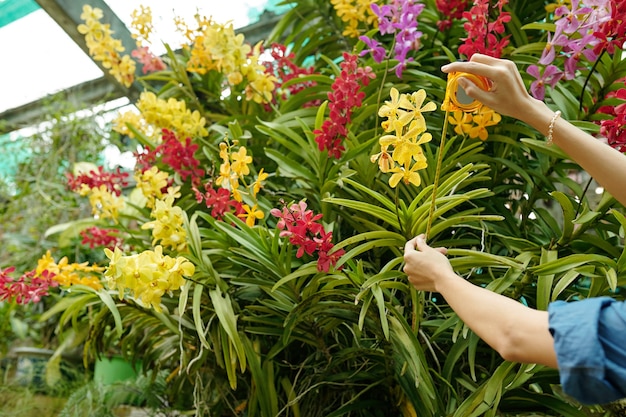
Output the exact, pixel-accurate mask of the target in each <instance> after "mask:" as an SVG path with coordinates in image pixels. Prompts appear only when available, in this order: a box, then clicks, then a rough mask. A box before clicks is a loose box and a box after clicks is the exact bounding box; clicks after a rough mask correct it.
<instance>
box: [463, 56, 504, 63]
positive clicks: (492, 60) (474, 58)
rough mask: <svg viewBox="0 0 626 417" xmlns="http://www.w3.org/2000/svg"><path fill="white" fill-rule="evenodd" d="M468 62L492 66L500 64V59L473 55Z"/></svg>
mask: <svg viewBox="0 0 626 417" xmlns="http://www.w3.org/2000/svg"><path fill="white" fill-rule="evenodd" d="M470 62H480V63H482V64H487V65H494V64H497V63H499V62H500V59H498V58H494V57H492V56H489V55H484V54H474V55H472V57H471V58H470Z"/></svg>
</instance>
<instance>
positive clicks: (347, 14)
mask: <svg viewBox="0 0 626 417" xmlns="http://www.w3.org/2000/svg"><path fill="white" fill-rule="evenodd" d="M330 3H331V4H332V5H333V7H334V8H335V13H337V16H339V18H340V19H341V20H342V21H343V22H344V23H345V28H344V30H343V35H345V36H348V37H351V38H356V37H358V36H359V35H360V34H361V33H362V32H363V31H364V29H363V28H362V27H360V26H362V25H361V24H364V26H365V27H366V28H367V29H369V28H371V27H375V26H374V25H375V24H376V16H375V15H374V13H373V11H372V8H371V6H373V5H375V4H376V0H330Z"/></svg>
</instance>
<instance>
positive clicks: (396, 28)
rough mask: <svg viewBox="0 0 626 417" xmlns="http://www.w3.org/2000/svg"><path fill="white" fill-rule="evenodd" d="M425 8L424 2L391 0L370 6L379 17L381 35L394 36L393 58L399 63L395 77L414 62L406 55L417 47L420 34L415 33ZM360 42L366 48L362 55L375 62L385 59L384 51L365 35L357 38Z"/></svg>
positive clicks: (400, 75) (374, 40) (399, 76)
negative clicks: (369, 57) (368, 54)
mask: <svg viewBox="0 0 626 417" xmlns="http://www.w3.org/2000/svg"><path fill="white" fill-rule="evenodd" d="M424 7H425V6H424V4H423V3H418V2H417V1H415V0H392V1H391V4H385V5H383V6H379V5H378V4H376V3H372V6H371V8H372V10H373V12H374V14H375V15H376V17H377V18H378V32H379V33H380V34H381V35H383V36H384V35H393V37H394V42H393V45H394V59H395V60H397V61H398V64H397V65H396V67H395V72H396V75H397V76H398V78H402V72H403V71H404V69H405V68H406V66H407V63H409V62H411V61H413V57H409V56H408V54H409V52H411V51H417V50H418V49H419V48H420V45H421V44H420V39H421V37H422V32H420V31H419V30H417V26H418V17H419V15H420V14H421V13H422V11H423V10H424ZM359 39H360V40H362V41H363V42H364V43H365V45H367V47H368V49H366V50H364V51H362V52H361V55H365V54H367V53H371V55H372V58H374V60H375V61H376V62H378V63H380V62H382V61H383V60H384V59H385V57H386V55H387V51H386V50H385V48H384V46H383V45H382V44H381V43H380V42H378V41H377V40H376V39H373V38H370V37H368V36H360V37H359Z"/></svg>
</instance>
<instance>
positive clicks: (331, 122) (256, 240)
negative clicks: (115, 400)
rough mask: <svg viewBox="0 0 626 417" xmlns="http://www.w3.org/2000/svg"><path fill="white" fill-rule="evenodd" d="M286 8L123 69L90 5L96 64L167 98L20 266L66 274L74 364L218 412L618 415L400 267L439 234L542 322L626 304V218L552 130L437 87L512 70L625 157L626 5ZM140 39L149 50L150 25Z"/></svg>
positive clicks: (85, 172)
mask: <svg viewBox="0 0 626 417" xmlns="http://www.w3.org/2000/svg"><path fill="white" fill-rule="evenodd" d="M583 4H584V2H583ZM284 5H285V6H289V7H288V9H287V11H286V12H285V13H284V15H283V16H282V18H281V20H280V22H279V23H278V24H277V25H276V27H275V29H274V31H273V32H272V34H271V35H270V36H269V37H268V39H267V40H266V42H264V43H263V44H256V45H248V44H247V43H246V40H245V38H244V37H243V35H241V34H237V33H235V31H234V30H233V28H232V26H231V25H229V24H223V23H220V22H215V21H213V20H212V19H211V18H210V17H204V16H197V18H196V21H195V22H183V21H181V20H177V25H178V27H179V29H180V31H181V35H182V39H183V40H182V41H181V47H180V48H177V47H176V46H172V45H168V53H167V54H166V55H165V56H163V57H155V56H151V55H150V54H149V50H146V49H142V52H141V54H140V55H137V54H134V55H132V54H131V55H124V52H125V51H121V50H119V48H117V47H116V45H117V44H116V42H115V37H114V36H115V34H114V33H110V32H109V29H108V28H107V27H106V26H103V25H102V23H103V22H102V21H101V20H102V19H103V16H102V14H101V13H100V12H99V11H98V10H97V9H94V8H91V7H90V6H88V5H86V6H85V7H84V9H83V20H84V22H85V23H84V24H83V25H81V27H80V29H79V30H80V31H81V33H83V34H84V35H85V36H86V43H87V44H88V46H89V47H90V48H91V49H92V53H93V55H94V57H95V58H97V59H107V60H109V61H108V65H109V66H110V68H111V71H112V75H114V76H115V77H118V79H119V81H120V82H121V83H129V82H130V83H132V82H139V83H140V84H141V85H142V86H143V88H144V91H143V92H142V93H141V94H140V96H139V97H138V100H137V101H136V103H135V108H133V109H130V110H128V109H125V110H124V111H123V112H119V114H117V115H116V118H115V120H113V121H112V124H111V130H110V131H109V130H108V129H105V131H104V132H101V130H99V129H95V130H94V132H95V133H98V134H100V133H102V137H104V138H111V137H115V136H114V135H120V138H121V142H120V143H123V144H124V145H125V148H124V149H127V150H129V151H131V152H133V153H134V154H135V160H136V163H135V165H134V166H133V167H129V168H127V169H120V170H118V169H115V167H105V166H97V167H94V166H92V165H82V166H83V167H85V166H87V167H90V166H91V168H87V169H82V170H79V169H75V168H76V164H75V163H77V162H91V163H93V164H94V165H102V164H101V163H100V162H99V161H98V158H97V156H96V154H97V153H94V154H93V155H89V154H86V153H85V154H84V155H81V157H84V159H80V158H70V159H67V161H68V162H67V166H65V165H64V166H63V168H65V170H72V173H71V175H67V180H68V182H67V184H68V189H69V190H72V191H73V192H75V193H76V194H75V195H76V196H79V195H80V196H81V197H83V198H84V199H77V198H78V197H76V196H73V197H70V196H69V195H68V199H69V200H70V201H74V202H75V204H76V207H81V209H80V210H78V211H76V212H74V213H73V219H74V220H70V219H71V217H68V218H65V217H62V221H59V222H58V223H60V224H62V226H59V227H56V226H54V227H52V229H48V230H52V231H53V232H55V233H48V236H49V237H58V238H59V240H58V241H57V242H55V243H54V244H51V245H50V246H49V247H48V246H42V247H41V248H38V249H39V250H40V251H41V252H42V255H43V252H45V250H47V249H51V253H50V254H49V255H43V256H42V257H41V258H40V259H39V261H37V263H36V265H31V266H28V267H26V266H24V268H23V269H20V271H24V270H28V268H35V271H36V272H35V275H34V276H36V277H42V278H46V279H48V278H49V279H50V280H51V281H48V282H50V283H51V286H50V288H51V289H50V292H51V296H49V297H47V298H46V297H44V302H47V303H49V304H48V305H47V306H46V307H45V311H44V312H43V314H42V319H43V320H45V321H54V323H55V336H56V337H57V341H58V343H59V345H58V347H57V352H61V351H63V349H64V348H65V347H69V346H77V345H79V346H81V347H82V348H83V354H84V360H85V362H86V363H87V364H89V363H93V361H95V360H97V359H98V358H100V357H106V356H108V355H111V354H113V353H115V354H119V355H122V356H124V357H126V358H127V359H129V360H131V361H137V360H140V361H141V363H142V369H143V370H145V371H146V372H147V374H148V375H152V376H153V377H154V376H155V375H167V376H166V377H165V381H166V384H165V386H164V391H163V393H162V397H161V404H162V407H165V408H171V409H178V410H191V411H189V412H191V413H194V414H195V415H198V416H225V415H248V416H253V415H255V416H267V417H269V416H279V415H285V416H287V415H294V416H298V415H306V416H312V417H314V416H392V415H393V416H397V415H402V416H406V417H408V416H416V415H419V416H441V415H447V416H459V417H467V416H478V415H491V416H495V415H502V416H504V415H510V416H513V415H536V414H537V413H544V414H558V415H563V416H586V415H589V414H594V413H595V414H598V413H599V414H603V415H604V414H606V413H610V407H609V406H596V407H584V406H582V405H580V404H578V403H577V402H576V401H574V400H572V399H571V398H568V397H567V396H565V395H564V394H563V393H562V392H561V390H560V388H559V386H558V382H559V379H558V373H557V372H556V371H555V370H552V369H548V368H545V367H542V366H533V365H520V364H515V363H510V362H506V361H503V360H502V359H501V358H500V357H499V356H498V355H497V354H496V353H494V351H493V350H492V349H490V348H489V347H488V346H486V345H485V344H484V343H483V342H482V341H481V340H479V339H478V337H477V336H476V335H474V334H473V333H472V332H471V331H470V330H469V329H468V328H467V327H466V326H465V325H464V324H463V323H462V322H461V321H460V320H459V319H458V317H457V316H456V315H455V313H454V312H453V311H452V310H451V309H450V308H449V307H448V306H447V305H446V303H445V300H443V299H442V298H441V297H440V296H438V295H437V294H427V293H422V292H417V291H415V290H413V289H412V288H410V286H409V285H408V284H407V282H406V279H405V278H406V277H405V276H404V274H403V273H402V272H401V266H402V248H403V246H404V243H405V242H406V240H408V239H410V238H412V237H413V236H415V235H416V234H418V233H423V232H427V231H428V234H429V241H430V242H431V244H433V245H436V246H446V247H448V248H449V255H450V258H451V262H452V264H453V266H454V267H455V269H456V270H457V271H458V272H459V273H461V274H463V275H464V276H466V277H467V279H468V280H471V281H472V282H474V283H475V284H477V285H481V286H484V287H486V288H489V289H490V290H493V291H496V292H498V293H502V294H504V295H506V296H509V297H512V298H514V299H516V300H518V301H519V302H521V303H524V304H527V305H529V306H531V307H534V308H539V309H545V308H547V305H548V303H549V302H550V301H552V300H556V299H565V300H574V299H580V298H586V297H594V296H600V295H607V296H611V297H615V298H618V299H623V289H622V288H623V286H624V280H625V275H624V271H625V270H624V265H625V264H624V260H625V259H626V255H624V245H623V234H624V233H623V228H624V226H626V218H625V217H624V214H623V207H622V206H621V205H619V204H618V203H617V202H616V201H615V200H614V199H613V198H612V197H611V196H610V195H607V194H606V193H604V191H603V190H602V189H600V188H599V187H597V185H595V184H594V183H593V182H591V181H590V180H589V179H588V177H586V176H585V174H584V173H583V172H582V171H581V169H580V167H578V166H577V165H576V164H575V163H573V162H572V161H570V160H568V159H567V158H566V157H565V155H564V154H563V153H562V151H561V150H560V149H558V148H557V147H551V146H548V145H547V144H546V143H545V139H544V138H543V137H541V136H540V135H539V134H538V133H537V132H535V131H534V130H532V129H530V128H529V127H527V126H525V125H523V124H521V123H519V122H517V121H515V120H513V119H510V118H506V117H502V116H500V115H498V114H497V113H495V112H494V111H493V110H492V109H488V108H485V107H483V106H477V107H476V108H474V109H472V110H471V111H463V110H462V109H457V108H452V107H449V106H446V107H445V108H446V109H447V111H444V110H442V105H443V104H444V102H445V101H446V97H449V95H450V91H447V88H448V87H449V85H450V84H449V83H448V80H447V77H446V76H444V74H442V73H441V72H440V70H439V68H440V67H441V65H443V64H445V63H447V62H449V61H453V60H457V59H467V58H468V57H470V56H471V55H472V54H474V53H477V52H479V53H484V54H488V55H492V56H498V57H503V58H508V59H512V60H513V61H515V62H516V63H517V64H518V66H519V67H520V69H521V70H522V74H523V78H524V82H525V83H526V84H527V87H528V88H529V89H530V90H531V91H532V92H533V94H535V95H537V96H540V95H542V96H543V99H545V100H546V102H547V103H548V105H550V106H552V107H553V108H555V109H557V108H558V109H559V110H561V111H562V112H563V116H564V117H565V118H567V119H569V120H570V121H572V123H574V124H576V125H577V126H579V127H581V128H583V129H585V130H588V131H589V132H590V133H592V134H594V135H597V134H602V135H604V137H605V138H608V139H609V143H610V144H611V145H613V146H620V142H619V140H617V139H616V138H621V137H623V135H624V129H625V126H624V123H622V122H620V120H622V119H621V117H622V113H623V109H624V107H625V106H624V105H623V103H624V91H626V88H625V86H624V82H623V79H624V77H625V76H626V62H625V61H624V60H623V59H622V50H621V46H622V45H623V43H624V41H625V39H624V30H623V28H624V25H626V23H625V21H626V19H624V13H625V12H624V10H626V8H625V7H624V2H623V1H610V2H593V4H588V5H587V4H584V5H585V7H584V8H579V4H578V3H575V2H573V3H571V4H570V3H548V2H545V1H538V0H533V1H528V2H515V3H509V2H508V1H505V0H499V1H491V2H490V1H484V0H476V1H474V2H469V1H454V2H446V3H444V2H439V1H436V2H435V1H426V2H417V1H411V0H402V1H400V0H397V1H391V2H377V1H370V2H364V3H363V2H354V1H350V0H331V1H329V2H320V1H313V0H293V1H285V2H284ZM573 22H578V23H579V24H575V25H573V26H572V25H571V24H573ZM565 23H570V24H568V25H565ZM562 26H567V27H562ZM134 27H135V32H136V36H137V38H136V39H138V40H139V43H138V47H143V46H145V44H146V43H145V41H146V40H147V39H149V37H150V31H149V30H148V29H149V28H150V27H151V15H150V10H149V8H142V9H141V11H138V12H137V14H136V15H135V26H134ZM102 31H104V32H106V33H105V34H106V36H99V35H102V33H103V32H102ZM563 33H567V36H566V40H567V41H565V40H564V39H565V38H561V37H559V36H560V35H562V34H563ZM556 39H560V40H559V41H558V43H557V41H556ZM581 39H584V40H585V42H581V41H580V40H581ZM148 43H149V42H148ZM557 46H558V47H557ZM106 51H109V53H108V54H107V53H105V52H106ZM111 51H115V53H113V52H111ZM552 54H554V56H552ZM132 56H135V57H136V58H138V61H137V63H139V61H140V62H141V63H142V64H143V68H144V69H146V68H148V69H147V71H146V72H147V73H146V74H144V75H141V76H139V77H138V78H135V71H136V67H135V66H136V65H137V63H136V62H135V61H133V60H132ZM548 56H549V59H548V58H547V57H548ZM146 64H149V65H146ZM541 65H544V66H545V68H543V67H541ZM549 65H552V67H549V68H550V69H549V70H548V66H549ZM556 74H559V75H558V76H557V75H556ZM561 74H562V75H561ZM568 74H570V75H568ZM571 74H575V75H576V76H575V77H572V76H571ZM110 132H115V133H110ZM611 138H613V139H611ZM98 140H101V138H100V139H98ZM598 140H603V139H601V138H599V139H598ZM55 172H56V171H55ZM57 174H58V175H63V171H59V172H57ZM64 192H65V193H67V189H64ZM87 200H88V203H89V208H90V211H89V209H87V210H85V209H84V208H83V206H81V202H82V201H85V202H86V201H87ZM68 236H71V238H68ZM31 253H32V251H31ZM64 256H66V257H67V258H64ZM31 261H32V260H31ZM85 261H86V262H87V263H86V264H82V262H85ZM80 265H82V266H80ZM89 268H94V269H89ZM79 273H80V274H79ZM76 274H78V275H76ZM81 274H82V275H81ZM61 278H62V279H61ZM7 288H8V287H7Z"/></svg>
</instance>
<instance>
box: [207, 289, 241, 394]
mask: <svg viewBox="0 0 626 417" xmlns="http://www.w3.org/2000/svg"><path fill="white" fill-rule="evenodd" d="M209 296H210V297H211V301H212V302H213V308H215V314H216V315H217V317H218V318H219V319H220V325H221V326H222V327H223V328H224V330H225V331H226V333H227V334H228V337H229V338H230V341H231V343H232V345H233V346H234V348H235V351H236V352H237V355H238V359H239V366H240V368H241V371H242V372H243V371H244V370H245V369H246V355H245V351H244V349H243V344H242V342H241V338H240V337H239V332H238V331H237V316H236V315H235V312H234V311H233V305H232V303H231V300H230V296H229V295H228V294H224V293H222V291H221V290H220V288H219V287H216V288H215V289H214V290H209ZM233 389H234V387H233Z"/></svg>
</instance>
